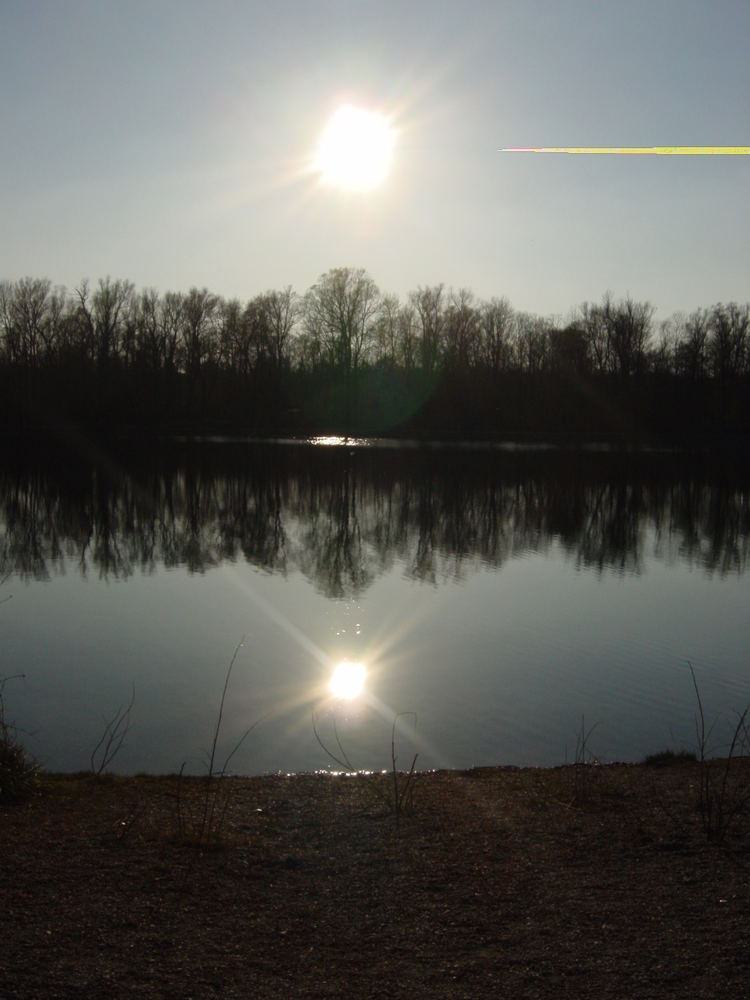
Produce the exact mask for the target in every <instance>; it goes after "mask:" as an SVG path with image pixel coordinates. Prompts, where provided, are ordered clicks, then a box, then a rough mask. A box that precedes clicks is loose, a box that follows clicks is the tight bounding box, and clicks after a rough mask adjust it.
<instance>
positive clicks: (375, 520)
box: [0, 444, 750, 597]
mask: <svg viewBox="0 0 750 1000" xmlns="http://www.w3.org/2000/svg"><path fill="white" fill-rule="evenodd" d="M742 465H743V463H737V467H733V466H732V464H731V462H729V461H728V460H727V461H723V460H720V459H709V458H706V457H704V458H696V457H695V456H694V455H693V456H687V455H681V454H676V453H666V452H665V453H661V454H657V453H632V452H631V453H628V454H626V455H617V454H614V453H601V452H587V451H563V450H560V451H558V450H551V449H550V450H544V451H527V452H525V451H523V450H518V451H503V450H496V449H458V448H456V449H444V450H434V449H433V450H430V449H417V448H403V449H401V448H390V449H383V450H381V449H377V448H357V449H352V448H347V447H344V448H316V447H313V446H310V445H307V446H304V445H286V446H284V445H278V446H272V445H242V446H240V445H231V444H212V445H208V444H206V445H201V446H197V445H192V446H189V445H184V446H177V445H175V446H170V447H166V446H165V447H163V448H162V449H161V450H159V451H157V452H156V453H155V454H153V455H152V454H148V455H143V454H141V455H134V454H132V453H129V454H125V455H120V456H119V457H118V458H117V459H116V460H114V459H113V460H110V461H107V462H106V463H103V464H97V465H91V464H84V463H82V462H81V461H79V460H77V459H75V458H72V457H70V456H67V457H65V458H63V457H60V456H58V457H56V458H55V459H54V460H52V459H50V457H49V455H45V454H37V455H31V456H24V457H23V458H20V457H16V458H13V459H10V460H7V461H6V463H5V465H4V466H3V468H2V469H0V531H1V534H0V578H2V577H4V576H6V575H7V574H8V573H11V574H15V575H17V576H18V577H20V578H21V579H34V580H44V579H47V578H49V577H51V576H52V575H54V574H57V573H62V572H66V571H70V570H77V571H78V572H79V573H81V574H83V575H86V574H88V573H91V572H95V573H96V574H97V575H98V576H99V577H103V578H109V577H127V576H129V575H131V574H132V573H135V572H139V573H152V572H154V571H155V570H156V569H157V568H158V567H160V566H164V567H178V566H179V567H184V568H186V569H187V570H188V571H189V572H191V573H204V572H206V571H207V570H209V569H211V568H212V567H214V566H218V565H220V564H221V563H222V562H223V561H225V560H237V559H239V558H242V559H244V560H246V561H247V562H248V563H250V564H251V565H253V566H256V567H258V568H260V569H263V570H265V571H267V572H271V573H281V574H286V573H287V572H289V571H291V570H297V571H299V572H301V573H303V574H304V575H305V576H306V577H307V578H308V579H310V580H311V581H313V582H314V584H315V586H316V587H317V588H318V589H319V591H320V592H322V593H323V594H325V595H326V596H329V597H344V596H356V595H357V594H361V593H363V592H364V591H365V590H366V589H367V588H368V587H369V586H370V584H371V583H372V582H373V581H374V580H375V579H376V578H377V577H378V575H379V574H381V573H382V572H384V571H386V570H388V569H389V568H391V567H392V566H393V565H394V563H395V562H397V561H398V562H400V563H402V564H403V566H404V572H405V573H406V574H407V575H408V576H410V577H412V578H413V579H415V580H418V581H423V582H427V583H433V584H434V583H436V582H438V581H439V580H440V579H444V578H456V577H461V576H465V575H468V574H471V573H472V572H473V571H474V570H476V569H477V568H478V567H480V566H484V567H491V568H493V569H500V568H501V567H502V566H503V564H504V563H505V562H506V560H508V559H510V558H513V557H515V556H519V555H523V554H525V553H529V552H542V553H543V552H545V551H547V550H549V549H550V548H551V547H552V546H559V547H561V548H562V549H563V550H564V552H565V553H566V555H567V556H568V557H569V558H570V559H573V560H575V562H576V564H578V565H580V566H585V567H589V568H593V569H595V570H596V571H598V572H601V573H603V572H616V573H637V572H639V570H640V568H641V566H642V563H643V559H644V557H646V556H649V557H651V556H653V557H655V558H657V559H659V560H663V561H666V562H673V561H676V560H681V561H685V562H687V563H689V564H691V565H695V566H698V567H700V568H702V569H703V570H704V571H706V572H707V573H718V574H721V575H724V574H729V573H736V574H741V573H744V571H745V567H746V565H747V554H748V536H749V534H750V501H749V500H748V497H749V496H750V493H749V492H748V474H747V473H746V472H744V471H743V470H742Z"/></svg>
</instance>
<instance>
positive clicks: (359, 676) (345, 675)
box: [328, 660, 366, 701]
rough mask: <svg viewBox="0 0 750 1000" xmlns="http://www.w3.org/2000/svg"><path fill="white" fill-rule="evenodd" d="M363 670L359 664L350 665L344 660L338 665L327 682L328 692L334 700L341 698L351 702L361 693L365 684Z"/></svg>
mask: <svg viewBox="0 0 750 1000" xmlns="http://www.w3.org/2000/svg"><path fill="white" fill-rule="evenodd" d="M365 673H366V671H365V668H364V667H363V666H362V664H361V663H350V662H349V661H348V660H344V662H343V663H339V665H338V666H337V667H336V669H335V670H334V671H333V676H332V677H331V679H330V681H329V682H328V690H329V691H330V692H331V694H332V695H333V696H334V698H343V699H344V700H345V701H351V700H352V698H356V697H357V695H358V694H360V693H361V691H362V688H363V687H364V683H365Z"/></svg>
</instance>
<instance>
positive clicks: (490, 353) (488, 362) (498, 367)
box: [479, 298, 513, 372]
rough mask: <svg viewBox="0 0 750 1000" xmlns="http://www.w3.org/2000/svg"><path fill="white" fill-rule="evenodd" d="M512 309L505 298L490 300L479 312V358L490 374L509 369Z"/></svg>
mask: <svg viewBox="0 0 750 1000" xmlns="http://www.w3.org/2000/svg"><path fill="white" fill-rule="evenodd" d="M512 324H513V309H512V307H511V304H510V302H509V301H508V300H507V299H506V298H502V299H490V300H489V302H485V303H483V304H482V307H481V310H480V341H479V342H480V357H481V361H482V363H483V364H484V366H485V367H486V368H487V369H489V371H492V372H500V371H504V370H505V369H507V368H508V367H510V360H511V353H512V344H511V334H512Z"/></svg>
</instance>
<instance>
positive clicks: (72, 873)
mask: <svg viewBox="0 0 750 1000" xmlns="http://www.w3.org/2000/svg"><path fill="white" fill-rule="evenodd" d="M747 764H750V761H744V760H743V761H739V762H737V763H736V767H745V766H746V765H747ZM699 779H700V771H699V766H698V765H697V764H672V765H668V766H665V767H647V766H644V765H610V766H606V767H588V768H586V769H584V770H581V769H580V768H579V769H578V771H576V769H575V768H574V767H568V768H556V769H551V770H542V769H523V770H518V769H511V768H488V769H484V768H483V769H476V770H471V771H466V772H435V773H425V774H417V775H415V776H414V778H413V780H412V784H411V786H410V787H409V790H408V791H409V796H408V798H409V801H408V802H407V808H405V810H404V811H403V813H402V814H401V815H400V816H397V815H396V814H395V811H394V809H393V799H392V795H393V789H392V783H391V782H390V780H389V778H388V776H382V777H381V776H371V777H364V776H360V777H347V776H329V775H298V776H293V777H282V776H279V777H275V776H274V777H262V778H241V779H239V778H237V779H234V778H232V779H224V780H222V781H217V782H214V783H213V784H212V785H207V784H206V782H205V780H203V781H201V780H200V779H183V780H182V781H180V780H179V779H176V778H150V777H139V778H112V777H108V778H104V779H94V778H92V777H89V776H54V777H53V776H42V778H41V780H40V790H39V794H37V795H35V796H34V797H33V798H31V799H30V800H28V801H26V802H24V803H21V804H18V805H13V806H3V807H2V808H0V996H2V997H3V998H15V997H18V998H23V1000H33V998H37V997H39V998H41V997H44V998H53V997H84V998H85V997H99V996H107V997H134V996H138V997H175V998H176V997H180V998H187V997H195V998H203V997H252V998H266V997H269V998H270V997H274V998H277V997H280V998H285V997H310V998H315V997H321V998H322V997H347V998H360V997H361V998H370V997H388V998H393V997H451V998H453V997H456V998H457V997H493V998H494V997H550V998H552V997H555V998H558V997H565V996H571V997H572V996H575V997H596V998H600V1000H604V998H610V997H611V998H614V997H617V998H623V997H638V998H648V997H685V998H691V1000H696V998H698V1000H700V998H708V997H711V998H715V997H721V998H723V1000H732V998H737V1000H740V998H743V1000H744V998H746V997H747V996H749V995H750V867H749V865H748V862H749V861H750V857H749V856H748V852H747V845H748V840H749V839H750V838H748V835H747V830H748V825H749V824H748V818H747V816H746V815H745V816H742V815H741V816H739V817H738V822H737V825H736V828H735V829H734V830H733V829H730V830H729V832H728V834H727V836H726V837H725V838H724V839H723V841H722V843H721V844H717V843H712V842H709V841H708V840H707V838H706V835H705V832H704V829H703V826H702V823H701V818H700V815H699V814H698V812H697V811H696V800H697V798H698V790H699ZM401 780H402V791H403V781H404V779H403V778H402V779H401ZM214 795H216V799H214ZM389 796H391V798H390V807H389V799H388V797H389ZM206 806H208V811H207V812H206ZM212 808H213V812H212V811H211V809H212ZM743 827H744V829H743ZM207 834H210V835H211V836H210V837H209V836H207ZM208 841H210V843H208Z"/></svg>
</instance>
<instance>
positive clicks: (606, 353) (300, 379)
mask: <svg viewBox="0 0 750 1000" xmlns="http://www.w3.org/2000/svg"><path fill="white" fill-rule="evenodd" d="M654 316H655V309H654V307H653V306H652V305H651V304H650V303H648V302H639V301H636V300H634V299H632V298H631V297H629V296H628V297H625V298H623V299H616V298H614V297H613V295H612V294H610V293H607V294H605V295H604V296H603V298H602V299H601V301H600V302H597V303H588V302H586V303H583V304H581V305H580V306H578V307H576V308H574V309H573V310H572V311H571V313H570V315H569V316H568V317H567V318H566V319H565V320H562V319H560V318H555V317H543V316H539V315H535V314H532V313H527V312H522V311H519V310H516V309H514V308H513V307H512V305H511V303H510V302H509V301H508V299H507V298H504V297H503V298H490V299H480V298H477V297H476V296H475V295H474V294H473V293H472V292H471V291H470V290H468V289H465V288H461V289H458V290H454V289H450V288H446V287H445V286H444V285H442V284H440V285H434V286H424V287H423V286H420V287H418V288H417V289H415V290H414V291H412V292H410V293H409V294H408V295H407V296H406V297H405V298H403V299H402V298H399V297H398V296H396V295H391V294H387V293H384V292H382V291H381V290H380V289H379V288H378V286H377V285H376V283H375V282H374V281H373V279H372V278H371V277H370V276H369V274H368V273H367V272H366V271H364V270H362V269H356V268H349V267H343V268H335V269H333V270H330V271H328V272H326V273H325V274H323V275H321V276H320V278H319V279H318V281H317V282H315V284H313V285H312V287H311V288H309V289H308V290H307V291H306V292H305V293H304V294H299V293H298V292H296V291H295V290H294V289H293V288H292V287H291V286H288V287H286V288H284V289H277V290H271V291H267V292H264V293H262V294H259V295H256V296H255V297H254V298H252V299H250V300H248V301H245V302H242V301H240V300H239V299H236V298H235V299H225V298H222V297H221V296H218V295H215V294H213V293H211V292H210V291H209V290H208V289H206V288H202V289H198V288H191V289H190V290H189V291H188V292H186V293H183V292H166V293H164V294H160V293H159V292H157V291H156V290H155V289H152V288H147V289H143V290H140V291H139V290H137V289H136V288H135V286H134V285H133V284H132V283H131V282H129V281H126V280H122V279H112V278H110V277H107V278H104V279H100V280H99V281H98V282H97V284H96V286H94V287H92V286H91V285H90V284H89V283H88V281H83V282H81V284H80V285H79V286H78V287H77V288H75V289H74V290H73V291H72V292H69V291H67V290H66V289H65V288H61V287H56V286H53V284H52V282H51V281H49V280H48V279H39V278H23V279H20V280H18V281H2V282H0V388H2V402H0V414H1V415H2V418H3V420H4V422H5V425H6V426H11V427H19V428H23V427H27V426H32V427H33V426H45V425H47V424H54V423H55V422H58V421H60V420H70V421H73V422H82V423H84V424H86V423H88V424H94V425H98V426H109V425H111V426H117V427H122V426H147V427H155V428H162V429H168V428H178V427H185V428H190V429H201V428H211V427H221V428H227V429H236V430H245V431H253V432H257V431H260V432H291V433H297V432H302V433H311V432H316V431H340V432H358V433H392V434H398V433H414V434H417V435H419V434H435V433H437V434H446V435H448V436H451V435H455V434H461V435H469V436H493V435H495V434H503V433H513V432H525V431H531V432H535V431H540V432H541V431H550V430H569V431H574V432H589V433H592V432H593V433H596V432H624V433H627V432H630V431H746V430H748V429H750V393H749V392H748V388H750V305H748V304H747V303H746V304H744V305H742V304H737V303H734V302H731V303H718V304H716V305H713V306H710V307H706V308H700V309H697V310H695V311H694V312H692V313H690V314H689V315H685V314H676V315H674V316H672V317H670V318H669V319H667V320H664V321H663V322H661V323H659V324H657V323H655V320H654Z"/></svg>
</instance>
